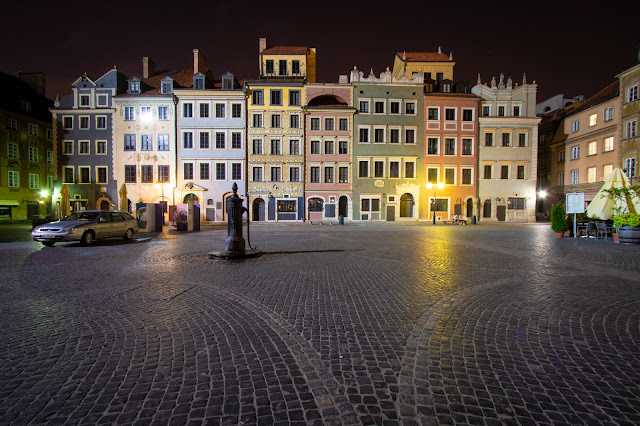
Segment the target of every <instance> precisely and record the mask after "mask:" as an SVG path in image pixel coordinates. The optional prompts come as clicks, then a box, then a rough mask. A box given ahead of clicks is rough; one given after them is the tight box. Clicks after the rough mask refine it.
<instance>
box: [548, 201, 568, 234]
mask: <svg viewBox="0 0 640 426" xmlns="http://www.w3.org/2000/svg"><path fill="white" fill-rule="evenodd" d="M551 229H553V231H554V232H564V231H566V230H567V214H566V213H565V211H564V206H563V205H562V203H558V204H556V205H554V206H553V207H552V208H551Z"/></svg>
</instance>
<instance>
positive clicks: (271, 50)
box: [260, 46, 309, 55]
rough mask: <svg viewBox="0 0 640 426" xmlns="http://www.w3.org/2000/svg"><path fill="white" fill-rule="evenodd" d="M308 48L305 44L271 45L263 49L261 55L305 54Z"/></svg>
mask: <svg viewBox="0 0 640 426" xmlns="http://www.w3.org/2000/svg"><path fill="white" fill-rule="evenodd" d="M308 50H309V48H308V47H306V46H273V47H268V48H266V49H264V50H263V51H262V52H260V54H262V55H306V54H307V51H308Z"/></svg>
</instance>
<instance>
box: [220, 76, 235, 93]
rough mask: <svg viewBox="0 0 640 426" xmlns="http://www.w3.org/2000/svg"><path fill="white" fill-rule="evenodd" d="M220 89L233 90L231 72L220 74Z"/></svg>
mask: <svg viewBox="0 0 640 426" xmlns="http://www.w3.org/2000/svg"><path fill="white" fill-rule="evenodd" d="M222 90H233V74H229V73H227V74H225V75H223V76H222Z"/></svg>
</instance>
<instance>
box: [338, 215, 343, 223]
mask: <svg viewBox="0 0 640 426" xmlns="http://www.w3.org/2000/svg"><path fill="white" fill-rule="evenodd" d="M338 225H344V216H342V215H340V216H338Z"/></svg>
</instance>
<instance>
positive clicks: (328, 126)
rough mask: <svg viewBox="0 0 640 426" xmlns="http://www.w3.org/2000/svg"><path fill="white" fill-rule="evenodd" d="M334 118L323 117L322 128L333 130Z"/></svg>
mask: <svg viewBox="0 0 640 426" xmlns="http://www.w3.org/2000/svg"><path fill="white" fill-rule="evenodd" d="M333 124H334V120H333V118H325V119H324V129H325V130H334V126H333Z"/></svg>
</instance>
